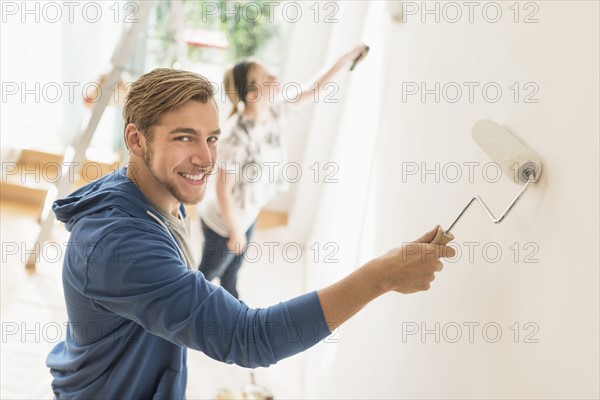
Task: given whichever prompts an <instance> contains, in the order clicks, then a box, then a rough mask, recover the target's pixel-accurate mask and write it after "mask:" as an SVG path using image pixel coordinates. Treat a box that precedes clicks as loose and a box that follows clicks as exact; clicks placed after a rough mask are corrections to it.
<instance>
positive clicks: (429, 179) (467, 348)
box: [305, 1, 600, 398]
mask: <svg viewBox="0 0 600 400" xmlns="http://www.w3.org/2000/svg"><path fill="white" fill-rule="evenodd" d="M404 3H405V10H404V11H405V14H404V16H405V22H403V23H392V22H391V20H390V18H388V16H383V15H382V19H381V28H382V29H384V30H385V31H386V32H387V34H386V39H385V40H383V41H382V42H381V43H372V44H371V45H372V46H371V47H372V49H373V50H372V51H385V52H387V63H388V65H387V71H388V72H387V76H386V78H387V79H386V81H387V83H388V86H387V91H386V92H385V101H384V102H383V104H384V105H383V108H382V109H381V110H376V111H369V113H368V115H364V116H362V117H363V118H373V120H374V121H379V122H380V126H381V131H380V133H379V134H380V137H379V139H378V143H377V150H376V157H377V162H376V171H375V173H374V174H373V176H372V179H374V181H373V185H372V188H373V189H372V192H371V193H370V195H369V199H370V200H369V205H368V207H369V209H370V210H372V211H371V214H370V215H371V217H370V221H369V224H370V225H371V226H372V227H373V228H374V229H373V231H374V232H375V236H374V237H363V239H364V240H369V241H372V242H373V243H375V244H374V247H375V253H376V254H381V253H383V252H384V251H386V250H387V249H389V248H390V247H393V246H397V245H400V244H402V242H403V241H409V240H411V239H414V238H415V237H417V236H419V235H420V234H421V233H422V232H424V231H426V230H428V229H430V228H431V227H432V226H434V225H435V224H436V223H439V224H442V225H444V226H448V225H449V224H450V223H451V222H452V221H453V219H454V218H455V217H456V216H457V215H458V213H459V212H460V210H462V208H463V207H464V205H466V203H467V201H468V200H470V198H471V197H472V196H473V195H475V194H479V195H481V196H482V197H483V198H484V199H485V200H486V202H487V203H488V205H489V207H490V208H491V209H492V211H494V212H495V213H496V214H500V213H501V212H502V211H503V210H504V208H506V207H507V206H508V204H509V203H510V201H511V200H512V198H513V197H514V195H516V193H517V191H518V190H519V188H520V187H519V186H518V185H516V184H514V183H512V182H511V181H510V179H507V178H502V179H499V180H498V179H497V173H498V170H497V168H495V166H493V165H487V163H489V162H490V161H491V160H490V159H489V158H488V157H487V155H486V154H485V153H484V152H483V151H482V150H481V149H480V148H479V147H478V145H477V144H476V143H475V142H474V141H473V140H472V138H471V128H472V126H473V124H474V123H475V122H476V121H477V120H479V119H482V118H491V119H494V120H495V121H497V122H498V123H500V124H502V125H504V126H505V127H507V128H508V129H509V130H510V131H511V132H512V133H513V134H514V135H515V136H516V137H518V138H519V140H521V141H522V142H523V143H525V144H526V145H527V146H528V147H529V148H531V149H532V150H533V151H534V152H535V153H537V154H538V155H539V156H540V157H541V159H542V160H543V163H544V172H543V176H542V179H541V180H540V182H539V183H537V184H536V186H535V187H533V188H532V189H531V190H530V191H529V192H528V193H526V195H525V196H524V198H523V199H522V201H521V203H519V204H518V205H517V206H516V208H515V209H514V210H513V212H512V213H511V214H510V215H509V216H508V217H507V219H506V220H505V221H504V222H502V223H501V224H499V225H494V224H492V223H491V222H490V221H489V220H488V218H487V217H486V216H485V214H484V213H483V211H482V210H481V208H480V207H479V206H474V208H473V209H471V210H470V211H469V212H468V213H467V214H466V215H465V216H464V218H463V219H462V220H461V221H460V223H459V224H458V225H457V226H456V228H455V229H454V230H453V232H454V234H455V235H456V242H455V246H456V247H458V248H459V255H458V256H457V257H456V259H454V260H452V262H447V263H446V266H445V269H444V271H442V272H441V273H439V274H438V276H437V279H436V281H435V282H434V283H433V285H432V289H431V290H430V291H429V292H425V293H420V294H415V295H410V296H402V295H399V294H397V295H396V294H388V295H386V296H384V297H382V298H380V299H378V300H376V301H375V302H373V303H371V304H369V305H368V306H367V307H366V309H365V310H363V311H362V312H361V313H360V314H359V315H357V316H356V317H354V318H353V319H352V320H351V321H350V322H348V323H347V324H346V325H344V326H342V327H341V329H340V331H339V332H338V333H337V334H336V340H338V342H337V343H331V344H321V345H320V346H317V348H315V349H314V350H311V352H310V355H309V357H308V358H307V363H306V380H305V385H306V390H305V395H306V396H307V397H309V398H326V397H337V398H350V397H352V398H598V397H599V378H598V376H600V371H599V344H598V342H599V331H598V326H599V273H598V269H599V252H598V244H599V235H598V222H599V214H598V208H599V207H598V204H599V202H598V184H599V176H598V174H599V172H598V171H599V165H598V162H599V161H598V160H599V154H598V153H599V132H600V129H599V117H598V115H599V109H600V107H599V106H600V105H599V97H598V88H599V72H598V71H599V62H598V60H599V48H600V46H599V43H598V42H599V21H598V16H599V5H598V3H597V2H588V1H581V2H575V1H573V2H566V1H547V2H529V3H525V2H520V3H514V4H513V2H497V3H493V4H491V5H490V3H489V2H478V3H477V4H478V6H477V7H475V8H474V9H472V12H473V14H472V19H473V22H470V21H469V8H467V6H465V5H464V3H462V2H458V3H452V5H450V6H448V5H447V4H448V3H442V2H427V5H426V7H427V9H429V10H434V13H433V14H426V13H424V12H423V11H424V10H423V7H425V3H422V2H404ZM436 4H437V6H436ZM407 6H408V7H411V8H406V7H407ZM435 7H438V10H439V12H440V14H439V15H440V18H439V22H436V21H435ZM511 7H512V8H511ZM498 8H499V9H500V10H501V12H502V14H501V16H499V17H497V14H496V13H495V12H496V11H497V9H498ZM517 8H518V10H519V15H518V16H517V15H516V14H515V11H516V9H517ZM457 10H459V11H461V13H462V18H460V19H459V20H458V21H457V22H455V23H452V22H451V21H452V20H455V19H456V17H457V14H456V12H457ZM484 10H485V13H484ZM422 18H423V20H422ZM515 18H516V20H517V21H516V22H515ZM525 18H528V20H529V22H530V23H524V19H525ZM495 19H499V20H498V21H497V22H495V23H493V22H491V21H493V20H495ZM534 20H537V22H534ZM377 49H379V50H377ZM436 82H439V90H438V91H436V90H435V87H436V86H435V85H436ZM421 85H424V87H425V88H426V89H427V90H430V92H428V94H426V95H425V96H424V97H423V98H422V97H421V93H422V89H423V87H422V86H421ZM457 87H458V88H460V89H462V93H461V96H460V97H458V92H457V90H456V89H457ZM469 87H472V88H473V92H472V98H470V96H469V95H470V93H469ZM484 87H485V90H484ZM415 88H418V90H419V92H418V93H417V94H414V95H411V94H410V93H412V92H411V91H414V90H415ZM498 88H499V89H500V90H501V94H500V92H497V89H498ZM517 88H518V98H515V95H516V94H517ZM436 92H437V94H438V95H439V99H438V101H436V99H435V96H436ZM436 163H438V164H436ZM469 166H470V167H469ZM415 168H416V173H415ZM424 170H426V171H433V172H429V173H425V174H422V172H423V171H424ZM436 170H437V171H438V172H437V173H436V172H435V171H436ZM459 174H460V175H459ZM313 268H317V267H313ZM348 268H350V269H352V268H353V267H348ZM309 275H310V276H312V277H313V280H312V281H311V282H313V283H314V281H315V280H317V281H318V278H315V276H317V277H318V276H319V273H318V272H315V271H314V270H313V271H309ZM318 283H320V284H327V283H329V282H328V279H327V278H325V279H321V280H320V281H319V282H318Z"/></svg>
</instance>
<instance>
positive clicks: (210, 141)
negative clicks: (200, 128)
mask: <svg viewBox="0 0 600 400" xmlns="http://www.w3.org/2000/svg"><path fill="white" fill-rule="evenodd" d="M206 140H208V142H209V143H216V142H217V141H218V140H219V138H218V137H216V136H213V137H209V138H208V139H206Z"/></svg>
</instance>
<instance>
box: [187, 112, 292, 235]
mask: <svg viewBox="0 0 600 400" xmlns="http://www.w3.org/2000/svg"><path fill="white" fill-rule="evenodd" d="M289 106H290V105H289V104H288V103H286V102H284V101H279V102H277V103H275V104H274V105H273V106H272V107H271V109H270V111H269V114H268V118H266V119H265V121H264V122H261V123H255V122H254V121H252V120H250V119H248V118H247V117H245V116H244V115H243V114H242V113H241V112H240V113H238V114H236V115H233V116H232V117H231V118H229V120H228V121H227V124H226V125H225V127H224V129H223V132H224V133H223V136H224V137H223V138H222V139H221V140H220V141H219V145H218V156H217V164H218V166H219V168H221V169H222V170H225V171H227V172H228V173H230V174H234V175H235V183H234V185H233V189H232V197H233V203H234V207H235V209H234V213H233V214H234V218H236V221H237V222H238V226H239V227H240V229H242V231H243V232H245V231H246V230H247V229H248V228H249V227H250V226H251V225H252V224H253V223H254V222H255V221H256V218H257V217H258V213H259V212H260V210H261V208H262V207H264V206H265V205H266V204H267V203H268V202H269V201H270V200H271V199H272V198H273V197H274V196H275V195H276V194H278V193H281V192H283V191H286V190H287V189H288V187H289V179H286V176H285V173H286V162H287V143H286V140H285V136H284V135H282V133H281V124H282V121H283V120H284V119H285V118H287V116H288V114H289ZM216 179H219V178H218V177H217V176H215V177H213V181H216ZM207 192H208V193H207V196H206V198H205V199H204V200H202V201H201V202H200V205H199V206H198V214H199V215H200V218H202V220H203V221H204V223H206V225H208V227H209V228H210V229H212V230H213V231H215V232H216V233H218V234H219V235H221V236H223V237H227V236H228V232H227V225H226V224H225V222H224V220H223V217H222V215H221V210H220V206H219V202H218V199H217V196H216V191H215V190H214V188H209V189H208V190H207Z"/></svg>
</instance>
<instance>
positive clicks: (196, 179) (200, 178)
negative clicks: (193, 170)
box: [179, 172, 205, 184]
mask: <svg viewBox="0 0 600 400" xmlns="http://www.w3.org/2000/svg"><path fill="white" fill-rule="evenodd" d="M179 175H181V176H183V177H184V178H185V179H187V180H190V181H192V182H193V183H197V184H201V183H204V181H205V178H204V177H205V174H203V173H202V174H188V173H185V172H180V173H179Z"/></svg>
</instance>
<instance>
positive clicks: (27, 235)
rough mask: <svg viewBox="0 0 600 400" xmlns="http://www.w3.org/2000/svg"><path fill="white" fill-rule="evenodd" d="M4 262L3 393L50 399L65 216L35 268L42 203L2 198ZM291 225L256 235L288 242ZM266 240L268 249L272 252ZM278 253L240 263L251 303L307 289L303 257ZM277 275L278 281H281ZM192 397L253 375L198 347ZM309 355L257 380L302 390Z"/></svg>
mask: <svg viewBox="0 0 600 400" xmlns="http://www.w3.org/2000/svg"><path fill="white" fill-rule="evenodd" d="M0 207H1V209H0V217H1V218H0V233H1V236H2V268H1V270H0V272H1V276H0V278H1V279H0V283H1V287H0V312H1V319H2V342H0V358H1V364H0V381H1V383H2V384H1V388H0V398H2V399H50V398H52V397H53V393H52V390H51V375H50V373H49V371H48V369H47V368H46V366H45V359H46V355H47V354H48V352H50V350H51V349H52V348H53V347H54V345H55V344H56V343H57V342H58V341H60V340H62V339H63V338H64V335H65V330H64V327H65V325H64V324H65V323H66V321H67V315H66V310H65V304H64V298H63V291H62V281H61V270H62V254H61V252H64V250H65V246H64V243H65V242H67V240H68V232H66V231H65V229H64V227H63V225H62V224H57V225H56V226H55V227H54V230H53V235H52V238H51V240H50V241H49V242H48V243H46V244H45V245H44V247H42V248H43V251H42V259H40V262H39V263H38V265H37V268H36V270H35V272H34V273H27V272H26V270H25V268H24V262H25V258H26V256H27V254H28V252H29V251H31V250H32V248H33V245H32V244H33V242H34V241H35V240H36V237H37V232H38V229H39V226H38V223H37V218H38V212H39V211H38V207H36V206H27V205H24V204H18V203H14V202H7V201H3V202H1V203H0ZM261 219H262V222H265V224H264V225H263V226H265V225H266V226H273V225H277V224H280V223H281V221H283V219H282V216H277V215H267V217H266V219H264V218H263V217H261ZM191 223H192V241H193V242H197V243H198V244H199V245H198V248H197V249H195V251H196V254H195V256H196V257H199V253H200V248H201V246H200V243H201V242H202V237H201V233H200V229H199V226H198V222H197V221H196V220H195V219H194V220H192V221H191ZM287 237H288V235H287V231H286V229H285V228H282V227H279V228H275V229H261V230H257V231H256V233H255V238H254V239H253V242H256V243H258V244H259V246H260V244H261V243H266V242H269V243H272V242H280V243H282V244H285V243H286V242H287V241H288V239H287ZM268 253H269V251H268V249H267V248H266V247H264V249H263V254H268ZM275 255H276V257H275V260H266V259H265V257H263V258H262V259H260V260H259V261H258V262H254V263H252V264H247V265H245V266H244V267H243V268H242V269H241V270H240V277H239V286H240V294H241V296H242V298H243V299H244V301H245V302H246V303H247V304H249V305H250V306H252V307H266V306H269V305H271V304H276V303H278V302H279V301H282V300H286V299H289V298H291V297H294V296H297V295H299V294H301V293H303V290H304V289H303V287H302V285H303V270H302V268H303V263H302V262H299V263H294V264H289V263H286V262H285V261H284V260H283V259H282V257H281V256H280V253H279V252H276V253H275ZM274 282H275V284H274ZM188 367H189V372H188V376H189V377H188V390H187V398H188V399H208V398H214V397H215V393H217V391H218V390H219V388H228V389H230V390H231V391H232V392H236V391H237V392H239V390H240V389H241V388H242V387H244V386H245V385H247V384H248V383H249V382H250V372H249V370H247V369H243V368H240V367H237V366H232V365H226V364H222V363H218V362H216V361H214V360H211V359H209V358H208V357H206V356H205V355H204V354H202V353H200V352H196V351H189V352H188ZM302 368H303V356H302V355H301V356H296V357H294V358H292V359H288V360H286V361H285V362H281V363H279V364H277V365H276V366H273V367H271V368H268V369H264V368H261V369H258V370H255V376H256V381H257V383H258V384H260V385H262V386H265V387H267V388H269V389H270V390H271V391H272V392H273V393H274V394H275V397H280V398H283V397H285V398H299V397H301V388H302V385H301V382H302V376H303V375H302Z"/></svg>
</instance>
